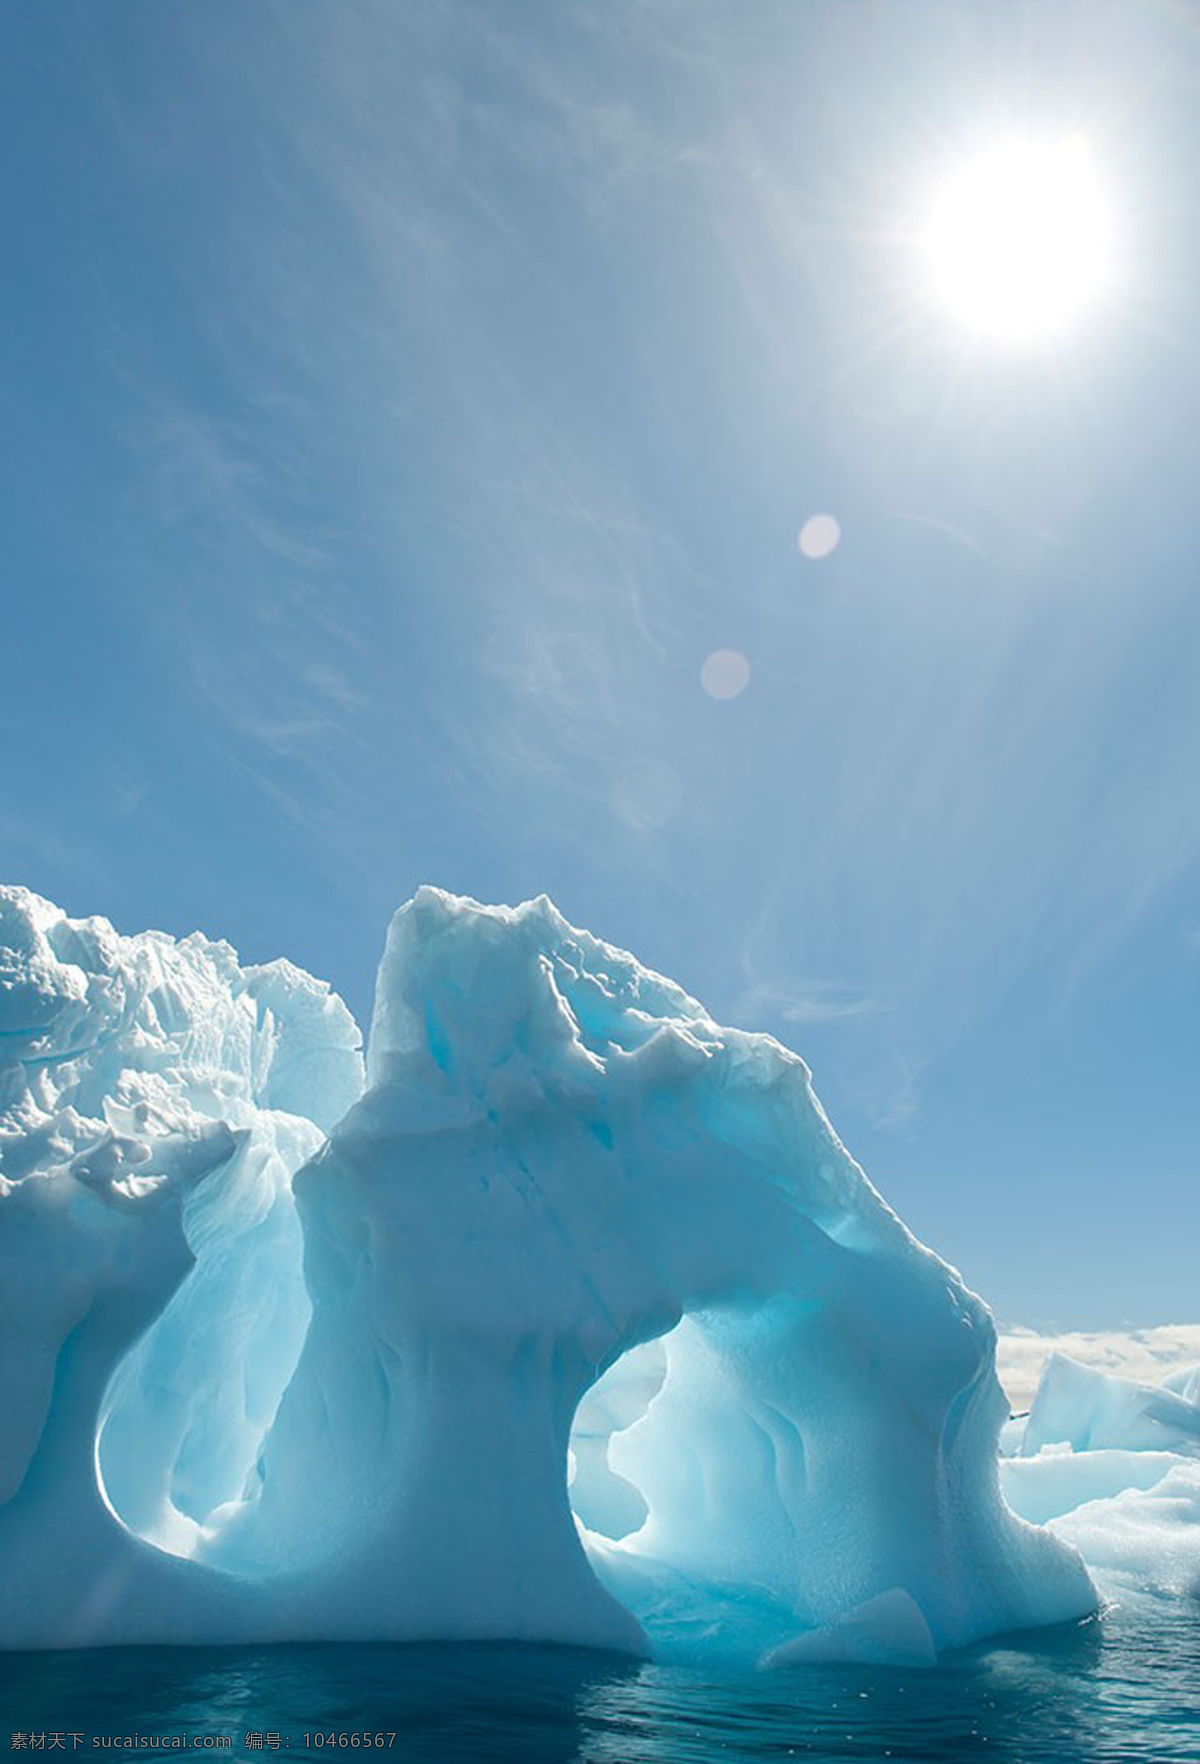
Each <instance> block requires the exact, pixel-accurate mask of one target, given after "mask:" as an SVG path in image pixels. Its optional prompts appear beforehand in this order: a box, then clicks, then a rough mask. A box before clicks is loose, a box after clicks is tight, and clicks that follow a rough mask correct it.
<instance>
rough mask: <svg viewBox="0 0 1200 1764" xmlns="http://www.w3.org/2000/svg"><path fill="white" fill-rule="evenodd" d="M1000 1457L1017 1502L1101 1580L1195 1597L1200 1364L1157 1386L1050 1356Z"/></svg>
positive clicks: (1199, 1569) (1010, 1497)
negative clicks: (1066, 1543) (1025, 1413)
mask: <svg viewBox="0 0 1200 1764" xmlns="http://www.w3.org/2000/svg"><path fill="white" fill-rule="evenodd" d="M1013 1425H1014V1426H1017V1427H1018V1431H1017V1433H1016V1436H1015V1437H1013V1438H1011V1439H1010V1442H1009V1443H1010V1447H1011V1455H1009V1456H1006V1457H1005V1458H1004V1459H1003V1461H1002V1463H1001V1483H1002V1487H1003V1490H1004V1495H1005V1499H1006V1500H1007V1502H1008V1504H1009V1505H1010V1506H1011V1507H1012V1509H1013V1510H1014V1512H1017V1513H1019V1514H1021V1515H1022V1516H1023V1517H1024V1518H1026V1519H1029V1520H1031V1521H1032V1522H1034V1523H1037V1524H1042V1525H1047V1526H1049V1527H1051V1528H1052V1529H1053V1530H1054V1532H1055V1534H1056V1535H1057V1536H1059V1537H1062V1538H1064V1539H1065V1540H1067V1541H1069V1542H1070V1543H1072V1544H1073V1545H1074V1546H1075V1547H1076V1548H1077V1549H1078V1550H1079V1551H1080V1553H1081V1555H1082V1556H1083V1557H1084V1559H1085V1560H1086V1562H1087V1563H1088V1566H1089V1568H1092V1569H1094V1570H1095V1571H1096V1573H1097V1574H1098V1575H1099V1576H1100V1577H1101V1581H1102V1584H1104V1585H1105V1586H1106V1587H1108V1586H1109V1585H1111V1586H1112V1588H1113V1589H1114V1590H1120V1591H1121V1592H1127V1591H1135V1592H1143V1593H1157V1594H1166V1595H1174V1596H1180V1595H1182V1596H1185V1597H1187V1596H1190V1597H1193V1598H1197V1597H1200V1366H1192V1367H1184V1368H1182V1369H1181V1370H1179V1371H1178V1372H1174V1373H1171V1374H1169V1375H1168V1376H1167V1377H1165V1378H1164V1379H1163V1381H1162V1383H1161V1384H1157V1385H1155V1384H1145V1383H1142V1382H1141V1381H1139V1380H1137V1379H1131V1378H1122V1377H1119V1376H1118V1375H1116V1374H1115V1373H1111V1372H1100V1371H1097V1370H1096V1369H1095V1368H1094V1367H1091V1366H1085V1365H1082V1364H1080V1363H1079V1362H1078V1361H1076V1360H1072V1359H1071V1358H1070V1357H1069V1356H1068V1355H1066V1354H1062V1353H1055V1354H1052V1355H1051V1356H1050V1358H1049V1360H1048V1361H1047V1362H1046V1366H1045V1368H1044V1370H1043V1373H1042V1378H1041V1382H1040V1384H1039V1385H1038V1389H1037V1394H1036V1396H1035V1398H1034V1401H1033V1407H1032V1408H1031V1410H1030V1412H1029V1417H1028V1419H1027V1420H1026V1421H1025V1423H1024V1425H1023V1427H1022V1426H1019V1424H1013Z"/></svg>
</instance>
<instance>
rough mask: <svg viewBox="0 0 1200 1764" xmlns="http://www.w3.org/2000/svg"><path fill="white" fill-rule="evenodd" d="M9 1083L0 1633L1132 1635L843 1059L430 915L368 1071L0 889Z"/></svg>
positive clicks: (537, 937) (589, 1642)
mask: <svg viewBox="0 0 1200 1764" xmlns="http://www.w3.org/2000/svg"><path fill="white" fill-rule="evenodd" d="M0 1060H2V1062H3V1063H2V1064H0V1111H2V1112H0V1270H2V1284H0V1308H2V1311H3V1317H2V1328H3V1341H4V1355H3V1361H2V1367H3V1372H2V1376H3V1395H4V1401H5V1414H6V1417H7V1426H6V1429H5V1432H4V1435H3V1443H2V1446H0V1478H2V1482H0V1501H2V1503H3V1504H2V1505H0V1643H3V1644H4V1645H6V1646H9V1647H47V1646H52V1647H61V1646H83V1645H97V1644H104V1643H115V1642H184V1641H187V1642H201V1641H238V1640H249V1639H255V1640H284V1639H289V1640H296V1639H321V1640H331V1639H348V1640H349V1639H389V1638H394V1639H428V1638H450V1639H467V1638H472V1639H480V1638H484V1639H486V1638H496V1639H499V1638H504V1639H526V1640H533V1641H546V1642H559V1643H575V1644H580V1645H586V1646H591V1647H601V1648H612V1649H620V1650H624V1651H626V1652H630V1653H634V1654H652V1655H654V1656H657V1657H667V1656H671V1655H676V1656H686V1657H713V1656H718V1655H722V1654H727V1655H730V1656H744V1657H747V1658H751V1659H755V1660H761V1661H763V1662H765V1663H767V1664H769V1665H773V1666H787V1665H789V1664H791V1663H793V1662H800V1661H803V1660H818V1659H843V1658H845V1659H872V1660H878V1661H902V1662H908V1663H910V1664H932V1663H933V1662H934V1661H936V1659H937V1656H938V1655H939V1654H940V1653H941V1652H943V1651H944V1650H946V1649H948V1648H953V1647H956V1646H960V1645H963V1644H966V1643H969V1642H972V1641H975V1640H977V1639H979V1638H981V1637H984V1636H987V1635H991V1634H996V1633H1000V1632H1003V1631H1007V1630H1013V1629H1018V1628H1028V1627H1032V1626H1036V1625H1041V1624H1049V1623H1055V1622H1060V1621H1066V1620H1069V1619H1073V1618H1078V1617H1081V1616H1084V1615H1086V1614H1087V1613H1089V1612H1091V1611H1093V1610H1094V1609H1095V1607H1096V1597H1097V1595H1096V1589H1095V1586H1094V1584H1093V1581H1092V1579H1091V1577H1090V1575H1089V1573H1088V1571H1087V1569H1086V1568H1085V1566H1084V1562H1083V1560H1082V1558H1081V1556H1080V1554H1079V1552H1078V1550H1077V1549H1076V1548H1075V1547H1073V1545H1072V1544H1071V1543H1070V1542H1069V1541H1067V1540H1066V1539H1065V1538H1063V1537H1059V1536H1055V1535H1054V1533H1053V1532H1052V1531H1051V1530H1049V1529H1047V1528H1045V1527H1043V1526H1042V1525H1040V1524H1037V1523H1030V1522H1029V1521H1027V1520H1025V1519H1022V1518H1021V1517H1019V1516H1018V1515H1017V1514H1016V1513H1014V1511H1012V1508H1011V1505H1010V1504H1009V1503H1006V1500H1005V1498H1004V1495H1003V1493H1002V1488H1001V1480H1000V1478H1001V1462H1000V1457H999V1452H998V1442H999V1437H1000V1432H1001V1428H1002V1425H1003V1424H1004V1423H1005V1422H1006V1420H1007V1416H1008V1405H1007V1402H1006V1400H1005V1398H1004V1396H1003V1393H1002V1391H1001V1388H1000V1385H999V1383H998V1381H997V1378H996V1373H995V1341H996V1337H995V1329H994V1325H993V1322H992V1318H991V1315H990V1313H989V1312H988V1310H987V1308H986V1306H985V1305H984V1304H983V1302H982V1301H981V1300H980V1299H979V1298H977V1297H976V1296H975V1295H974V1294H973V1293H971V1292H970V1291H969V1290H968V1289H967V1287H966V1286H965V1285H964V1284H963V1282H962V1280H961V1278H960V1277H959V1275H958V1274H957V1273H956V1272H955V1271H954V1270H953V1269H951V1268H949V1267H948V1266H947V1265H946V1264H945V1263H944V1262H943V1261H941V1260H940V1259H939V1258H938V1257H937V1256H936V1255H935V1254H934V1253H933V1252H932V1251H931V1250H929V1249H927V1248H926V1247H925V1246H923V1245H922V1244H921V1243H919V1242H918V1241H917V1240H916V1239H915V1238H914V1237H913V1236H912V1234H911V1233H910V1232H909V1231H908V1229H907V1228H906V1227H905V1225H904V1224H903V1223H902V1221H901V1220H900V1219H899V1218H898V1217H897V1216H896V1214H895V1213H894V1212H892V1210H891V1209H890V1208H889V1207H888V1206H887V1205H886V1203H885V1202H884V1201H883V1200H882V1199H881V1197H880V1196H879V1194H878V1193H877V1192H876V1190H875V1189H874V1188H873V1187H872V1186H871V1184H870V1183H869V1181H868V1180H867V1178H866V1176H865V1175H864V1174H863V1172H862V1170H861V1169H860V1168H859V1166H858V1165H857V1164H856V1163H855V1162H854V1160H853V1159H852V1158H851V1157H850V1155H849V1154H848V1152H847V1151H846V1150H845V1148H844V1147H843V1146H842V1145H841V1143H840V1141H839V1140H838V1138H837V1136H836V1134H835V1133H834V1131H833V1129H832V1127H831V1126H830V1124H829V1122H828V1120H827V1118H826V1116H825V1114H824V1113H823V1111H822V1109H821V1107H820V1105H819V1103H818V1101H817V1099H816V1097H815V1095H814V1093H813V1089H812V1084H811V1078H810V1074H809V1071H808V1068H807V1067H806V1066H805V1064H804V1062H803V1061H802V1060H801V1059H800V1057H799V1056H798V1055H796V1054H795V1053H792V1052H791V1051H789V1050H788V1049H786V1048H784V1047H783V1046H781V1045H780V1044H779V1043H778V1042H777V1041H775V1040H773V1039H772V1038H771V1037H769V1036H765V1035H760V1034H752V1033H748V1032H745V1031H742V1030H737V1029H729V1028H721V1027H719V1026H718V1025H717V1024H715V1023H714V1022H713V1021H712V1020H711V1018H710V1017H709V1016H708V1014H707V1012H706V1011H705V1010H704V1009H703V1007H702V1006H701V1005H700V1004H698V1003H697V1002H696V1001H695V1000H694V999H693V998H691V997H689V996H688V995H687V994H686V993H685V992H684V991H682V990H681V989H680V988H679V987H678V986H677V985H675V984H674V983H673V982H672V981H670V980H667V979H665V978H663V977H662V976H660V975H658V974H655V973H652V972H651V971H650V970H648V969H647V968H645V967H644V966H642V965H641V964H640V963H639V962H637V961H636V960H635V959H634V958H633V957H632V956H630V955H628V954H626V953H624V952H622V951H620V950H617V949H615V948H613V947H611V946H610V945H608V944H605V943H603V942H601V941H599V940H598V939H597V938H595V937H593V936H591V935H590V934H589V933H588V932H585V931H582V930H578V929H576V928H574V927H572V926H571V925H569V924H568V923H567V922H566V921H565V920H564V919H563V918H562V916H561V915H560V914H559V913H558V911H557V910H556V909H555V907H554V906H553V905H552V904H551V903H550V901H549V900H547V899H546V898H545V897H542V898H540V899H538V900H534V901H530V902H527V903H525V904H524V905H523V906H520V907H517V908H507V907H487V906H482V905H480V904H479V903H477V902H475V901H471V900H467V899H464V898H459V897H455V896H451V895H448V894H446V893H443V892H441V891H439V890H437V889H433V888H423V889H421V890H420V891H419V892H418V893H417V894H416V895H415V896H414V898H413V899H412V900H411V901H409V902H408V903H407V904H406V905H404V906H403V907H401V908H400V909H399V910H398V911H397V913H396V914H395V916H394V917H393V919H392V922H391V924H390V927H389V930H388V934H387V942H386V947H385V950H384V954H383V958H382V961H381V964H380V968H379V975H378V981H377V987H376V997H375V1005H374V1012H373V1017H372V1022H371V1026H370V1034H369V1037H368V1042H367V1053H366V1064H365V1070H364V1065H363V1056H362V1052H361V1038H360V1036H359V1033H358V1031H357V1029H356V1026H355V1024H354V1022H353V1020H352V1018H351V1017H350V1014H349V1012H348V1011H347V1010H346V1008H345V1006H344V1005H343V1004H342V1003H341V1001H340V1000H339V999H338V998H337V997H336V995H334V994H333V993H332V992H331V991H330V989H329V988H328V987H327V986H325V985H324V984H323V983H321V982H318V981H316V980H313V979H312V978H311V977H309V976H308V975H306V974H304V973H302V972H301V971H300V970H299V969H297V968H295V967H293V966H292V965H291V964H289V963H287V962H282V961H281V962H274V963H270V964H267V965H266V966H259V967H242V966H241V965H240V964H239V962H238V960H237V957H236V955H235V954H234V952H233V951H232V950H231V949H230V948H229V946H228V945H227V944H223V943H215V942H211V941H209V940H208V939H206V938H203V937H200V936H193V937H189V938H184V939H183V940H181V941H175V940H173V939H171V938H169V937H167V936H165V935H163V934H161V933H154V932H148V933H145V934H142V935H140V936H133V937H125V936H120V935H118V934H117V933H116V932H115V931H114V930H113V929H112V927H111V926H110V925H108V924H107V923H106V922H105V921H104V920H102V919H87V920H72V919H69V918H68V917H67V916H66V915H65V914H64V913H62V912H61V911H60V910H59V909H58V908H56V907H54V906H52V905H50V903H48V902H46V901H44V900H42V899H41V898H40V897H38V896H36V895H34V894H31V893H29V892H28V891H27V890H24V889H19V888H9V889H5V890H2V891H0ZM1181 1400H1186V1399H1181ZM1030 1461H1035V1460H1030ZM1010 1502H1011V1495H1010ZM1014 1504H1015V1503H1014ZM1051 1504H1053V1503H1051Z"/></svg>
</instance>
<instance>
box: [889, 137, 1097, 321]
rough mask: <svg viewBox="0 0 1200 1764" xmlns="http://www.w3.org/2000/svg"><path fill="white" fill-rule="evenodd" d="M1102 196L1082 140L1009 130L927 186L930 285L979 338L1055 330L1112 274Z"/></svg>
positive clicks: (925, 242) (925, 238)
mask: <svg viewBox="0 0 1200 1764" xmlns="http://www.w3.org/2000/svg"><path fill="white" fill-rule="evenodd" d="M1111 234H1112V229H1111V224H1110V218H1109V208H1108V203H1107V201H1106V199H1105V193H1104V189H1103V187H1102V184H1101V180H1100V179H1099V178H1098V176H1097V174H1096V170H1095V167H1094V165H1093V163H1092V157H1091V153H1090V151H1089V148H1088V144H1087V142H1086V140H1085V139H1084V138H1083V137H1082V136H1080V135H1068V136H1067V137H1065V138H1063V139H1059V140H1036V139H1031V138H1029V137H1024V136H1022V137H1016V138H1012V139H1009V140H1005V141H1001V142H998V143H997V144H995V145H994V146H992V147H989V148H988V149H986V150H985V151H984V152H981V153H979V154H977V155H976V156H975V157H973V158H971V159H969V160H967V161H966V162H965V163H964V164H963V165H961V166H960V167H958V169H957V170H955V171H954V172H952V173H951V174H950V175H949V176H948V177H947V178H946V180H945V182H944V183H943V184H942V186H941V188H940V189H939V190H938V191H937V192H936V194H935V196H934V200H933V202H932V205H931V210H930V215H929V220H928V224H927V226H926V228H925V230H924V234H923V237H922V244H923V246H924V251H925V256H926V262H927V266H928V273H929V278H930V291H931V293H932V294H933V296H934V298H935V300H936V301H937V303H938V304H939V305H941V306H942V307H943V308H944V309H945V310H946V311H948V312H949V313H950V314H951V315H952V316H953V317H954V318H955V319H957V320H958V321H959V323H960V324H962V325H964V326H965V327H966V328H967V329H968V330H971V331H974V332H976V333H978V334H980V335H981V336H986V337H991V338H995V339H999V340H1001V341H1009V342H1018V343H1023V342H1028V341H1031V340H1034V339H1037V338H1040V337H1046V336H1049V335H1051V334H1054V333H1061V331H1062V330H1063V329H1064V327H1065V326H1066V325H1068V324H1069V323H1070V321H1071V320H1072V319H1074V318H1075V317H1076V316H1077V315H1078V314H1079V313H1080V312H1081V311H1082V310H1083V309H1084V308H1085V307H1086V306H1088V305H1089V304H1090V303H1091V302H1093V301H1094V300H1095V299H1096V298H1097V297H1098V296H1099V295H1100V294H1101V293H1102V292H1103V290H1104V289H1105V287H1106V286H1107V285H1108V283H1109V281H1110V278H1111V274H1112V236H1111Z"/></svg>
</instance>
